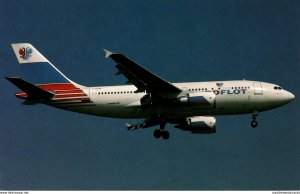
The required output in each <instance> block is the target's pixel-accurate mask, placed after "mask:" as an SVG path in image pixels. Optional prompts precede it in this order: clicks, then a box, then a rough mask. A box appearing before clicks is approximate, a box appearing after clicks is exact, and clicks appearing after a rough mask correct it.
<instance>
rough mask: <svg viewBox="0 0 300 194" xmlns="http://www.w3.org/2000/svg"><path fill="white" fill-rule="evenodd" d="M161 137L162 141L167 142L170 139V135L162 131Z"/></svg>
mask: <svg viewBox="0 0 300 194" xmlns="http://www.w3.org/2000/svg"><path fill="white" fill-rule="evenodd" d="M162 137H163V139H165V140H167V139H169V137H170V133H169V132H168V131H163V132H162Z"/></svg>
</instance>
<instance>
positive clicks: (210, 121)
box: [175, 116, 216, 133]
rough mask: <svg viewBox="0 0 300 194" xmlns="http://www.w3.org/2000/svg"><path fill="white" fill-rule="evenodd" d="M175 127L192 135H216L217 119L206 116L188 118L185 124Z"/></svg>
mask: <svg viewBox="0 0 300 194" xmlns="http://www.w3.org/2000/svg"><path fill="white" fill-rule="evenodd" d="M175 127H176V128H179V129H182V130H184V131H191V132H192V133H215V132H216V118H215V117H204V116H196V117H188V118H186V121H185V122H183V123H181V124H179V125H176V126H175Z"/></svg>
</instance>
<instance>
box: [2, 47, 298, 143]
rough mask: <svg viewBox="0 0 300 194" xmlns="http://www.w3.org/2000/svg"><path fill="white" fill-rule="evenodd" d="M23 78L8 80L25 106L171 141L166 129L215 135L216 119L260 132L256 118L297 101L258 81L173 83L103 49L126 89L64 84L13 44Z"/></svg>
mask: <svg viewBox="0 0 300 194" xmlns="http://www.w3.org/2000/svg"><path fill="white" fill-rule="evenodd" d="M11 46H12V48H13V51H14V53H15V55H16V58H17V60H18V63H19V64H20V66H21V69H23V70H24V74H25V76H27V77H26V80H25V79H22V78H20V77H6V79H7V80H9V81H10V82H11V83H12V84H14V85H15V86H16V87H18V88H19V89H20V90H21V91H19V92H17V93H16V97H18V98H20V99H23V100H24V102H23V104H25V105H34V104H37V103H42V104H45V105H49V106H52V107H56V108H60V109H64V110H68V111H74V112H79V113H84V114H89V115H95V116H101V117H112V118H128V119H130V118H131V119H133V118H134V119H137V118H142V119H144V120H143V121H141V122H139V123H137V124H132V125H131V124H128V123H126V126H127V129H128V130H129V131H133V130H136V129H140V128H148V127H153V126H157V125H158V126H159V128H158V129H156V130H154V133H153V134H154V137H155V138H161V137H162V139H165V140H166V139H169V137H170V133H169V132H168V131H167V130H165V125H166V124H167V123H170V124H173V125H174V127H175V128H179V129H181V130H184V131H188V132H191V133H193V134H202V133H215V132H216V119H215V117H214V116H215V115H238V114H252V121H251V126H252V127H257V126H258V121H257V117H258V113H260V112H262V111H266V110H270V109H274V108H277V107H280V106H282V105H284V104H287V103H289V102H291V101H292V100H293V99H294V98H295V96H294V95H293V94H292V93H291V92H289V91H287V90H284V89H283V88H282V87H280V86H279V85H277V84H272V83H266V82H261V81H249V80H236V81H209V82H185V83H171V82H168V81H166V80H164V79H163V78H161V77H159V76H157V75H155V74H154V73H152V72H150V71H149V70H147V69H146V68H144V67H142V66H141V65H139V64H137V63H136V62H134V61H132V60H130V59H128V58H127V57H126V56H124V55H122V54H117V53H113V52H111V51H108V50H105V49H104V54H105V57H106V58H111V59H112V60H113V61H115V62H116V68H117V70H118V72H117V73H116V75H120V74H122V75H124V76H125V77H126V78H127V80H128V84H127V85H118V86H97V87H86V86H82V85H80V84H77V83H75V82H73V81H72V80H70V79H69V78H67V77H66V76H65V75H64V74H63V73H62V72H60V71H59V70H58V69H57V68H56V67H55V66H54V65H53V64H52V63H50V62H49V61H48V60H47V59H46V58H45V57H44V56H43V55H42V54H41V53H40V52H39V51H38V50H37V49H35V48H34V47H33V46H32V45H31V44H30V43H16V44H11Z"/></svg>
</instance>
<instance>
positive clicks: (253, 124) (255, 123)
mask: <svg viewBox="0 0 300 194" xmlns="http://www.w3.org/2000/svg"><path fill="white" fill-rule="evenodd" d="M257 125H258V123H257V121H256V120H253V121H251V126H252V127H253V128H255V127H257Z"/></svg>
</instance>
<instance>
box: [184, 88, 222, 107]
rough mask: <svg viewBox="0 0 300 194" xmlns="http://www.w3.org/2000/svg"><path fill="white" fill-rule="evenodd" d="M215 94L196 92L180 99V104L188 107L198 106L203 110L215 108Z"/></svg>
mask: <svg viewBox="0 0 300 194" xmlns="http://www.w3.org/2000/svg"><path fill="white" fill-rule="evenodd" d="M215 97H216V95H215V94H214V93H212V92H211V93H210V92H209V93H208V92H195V93H189V94H187V96H185V97H181V98H179V102H180V103H181V104H184V105H188V106H196V107H201V108H213V107H215Z"/></svg>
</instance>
